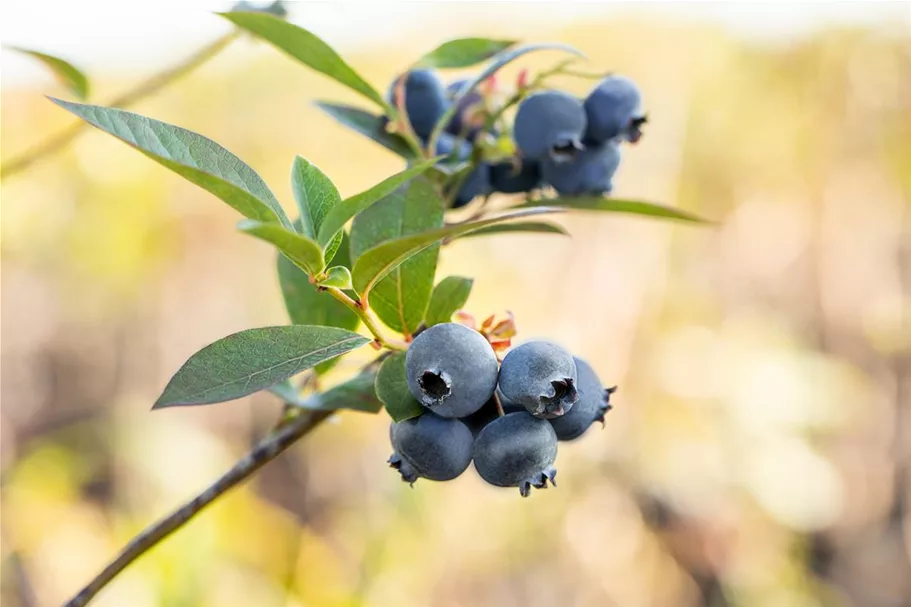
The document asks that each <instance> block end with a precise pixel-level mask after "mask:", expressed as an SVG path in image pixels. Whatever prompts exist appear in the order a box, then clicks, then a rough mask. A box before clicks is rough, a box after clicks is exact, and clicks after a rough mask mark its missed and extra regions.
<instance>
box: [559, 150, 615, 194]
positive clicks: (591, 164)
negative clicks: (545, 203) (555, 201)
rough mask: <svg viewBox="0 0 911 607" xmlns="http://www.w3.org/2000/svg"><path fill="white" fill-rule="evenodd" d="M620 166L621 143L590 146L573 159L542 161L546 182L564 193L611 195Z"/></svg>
mask: <svg viewBox="0 0 911 607" xmlns="http://www.w3.org/2000/svg"><path fill="white" fill-rule="evenodd" d="M619 166H620V146H619V145H618V144H616V143H614V142H607V143H605V144H602V145H596V146H590V147H587V148H585V149H584V150H582V151H581V152H579V154H578V155H576V156H575V157H574V158H571V159H569V160H565V161H562V162H559V161H554V160H550V159H547V160H545V161H543V162H542V163H541V174H542V176H543V178H544V181H545V182H547V183H549V184H550V185H552V186H553V188H554V189H555V190H557V192H558V193H560V194H561V195H563V196H574V195H582V194H598V195H600V194H609V193H610V191H611V190H612V189H613V177H614V173H616V172H617V168H618V167H619Z"/></svg>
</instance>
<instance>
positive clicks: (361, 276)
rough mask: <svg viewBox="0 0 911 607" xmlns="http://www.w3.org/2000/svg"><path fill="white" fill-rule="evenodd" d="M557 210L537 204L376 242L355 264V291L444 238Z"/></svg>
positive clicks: (367, 289)
mask: <svg viewBox="0 0 911 607" xmlns="http://www.w3.org/2000/svg"><path fill="white" fill-rule="evenodd" d="M559 211H560V209H553V208H547V207H537V208H534V209H522V210H518V211H512V212H509V213H505V214H503V215H500V216H498V217H491V218H489V219H482V220H480V221H474V222H471V223H459V224H454V225H450V226H446V227H445V228H440V229H438V230H430V231H428V232H422V233H420V234H414V235H412V236H405V237H403V238H397V239H395V240H390V241H387V242H384V243H382V244H380V245H377V246H375V247H373V248H372V249H370V250H369V251H366V252H364V253H363V254H362V255H361V256H360V257H358V258H357V261H356V262H355V263H354V269H353V270H352V272H351V274H352V278H353V281H354V288H355V290H356V291H357V292H358V293H360V294H361V297H362V298H366V297H367V296H368V295H369V293H370V290H371V289H372V288H373V287H374V285H376V283H377V282H378V281H379V280H381V279H382V278H383V277H385V276H386V275H387V274H388V273H389V272H391V271H392V270H394V269H395V268H397V267H398V266H399V264H401V263H402V262H403V261H405V260H407V259H409V258H410V257H412V256H414V255H416V254H418V253H420V252H421V251H423V250H424V249H426V248H427V247H430V246H433V245H434V244H436V243H437V242H439V241H441V240H443V239H444V238H456V237H458V236H461V235H462V234H467V233H469V232H473V231H475V230H479V229H481V228H486V227H487V226H491V225H495V224H498V223H502V222H506V221H510V220H513V219H521V218H523V217H531V216H535V215H544V214H547V213H557V212H559Z"/></svg>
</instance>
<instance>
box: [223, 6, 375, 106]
mask: <svg viewBox="0 0 911 607" xmlns="http://www.w3.org/2000/svg"><path fill="white" fill-rule="evenodd" d="M219 14H220V15H221V16H222V17H224V18H225V19H227V20H228V21H230V22H232V23H233V24H234V25H236V26H237V27H239V28H241V29H242V30H245V31H247V32H250V33H251V34H253V35H254V36H257V37H258V38H262V39H263V40H265V41H266V42H268V43H270V44H272V45H273V46H274V47H275V48H277V49H279V50H281V51H284V52H285V53H287V54H288V55H290V56H291V57H293V58H294V59H297V60H298V61H300V62H301V63H303V64H304V65H306V66H308V67H310V68H312V69H314V70H316V71H317V72H320V73H321V74H325V75H326V76H329V77H330V78H332V79H333V80H335V81H336V82H339V83H341V84H344V85H345V86H347V87H348V88H350V89H352V90H353V91H355V92H357V93H360V94H361V95H363V96H364V97H366V98H367V99H369V100H370V101H373V102H374V103H376V104H377V105H378V106H380V107H381V108H383V110H384V111H385V110H386V109H387V108H388V107H389V106H388V105H387V104H386V101H385V100H384V99H383V97H382V96H381V95H380V94H379V93H378V92H377V91H376V89H374V88H373V87H372V86H370V84H369V83H368V82H367V81H366V80H364V79H363V78H362V77H361V76H360V74H358V73H357V72H355V71H354V69H353V68H352V67H351V66H350V65H348V64H347V63H345V60H344V59H342V58H341V57H340V56H339V54H338V53H336V52H335V50H334V49H333V48H332V47H331V46H329V45H328V44H326V43H325V42H323V40H321V39H320V38H319V37H318V36H316V35H315V34H313V33H311V32H308V31H307V30H305V29H304V28H302V27H298V26H296V25H294V24H291V23H288V22H287V21H283V20H282V19H279V18H278V17H273V16H272V15H266V14H263V13H246V12H239V13H219Z"/></svg>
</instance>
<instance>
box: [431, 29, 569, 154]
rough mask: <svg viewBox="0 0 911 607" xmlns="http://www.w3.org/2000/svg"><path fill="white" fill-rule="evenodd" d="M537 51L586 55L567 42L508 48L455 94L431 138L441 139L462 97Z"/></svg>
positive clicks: (433, 139) (434, 139)
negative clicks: (517, 60) (508, 65)
mask: <svg viewBox="0 0 911 607" xmlns="http://www.w3.org/2000/svg"><path fill="white" fill-rule="evenodd" d="M535 51H564V52H567V53H571V54H573V55H577V56H579V57H585V55H584V54H583V53H582V51H580V50H578V49H576V48H573V47H571V46H568V45H566V44H554V43H548V44H528V45H525V46H520V47H519V48H515V49H512V50H507V51H504V52H502V53H499V54H498V55H496V56H495V57H494V58H493V61H492V62H491V63H490V65H488V66H487V67H486V68H484V69H483V70H481V73H479V74H478V75H477V76H475V77H474V78H472V79H471V80H470V81H469V82H468V84H466V85H465V86H463V87H462V88H461V89H459V92H458V93H457V94H456V95H455V98H454V99H453V103H452V105H450V106H449V109H447V110H446V112H444V113H443V116H442V117H440V119H439V120H438V121H437V124H436V126H435V127H434V128H433V133H431V134H430V140H431V141H436V140H437V139H439V137H440V133H442V132H443V129H444V128H446V125H447V124H449V122H450V121H451V120H452V117H453V116H454V115H455V113H456V111H458V108H459V101H461V99H462V97H464V96H465V95H468V94H470V93H471V92H472V91H474V90H475V89H476V88H478V85H480V84H481V83H482V82H484V81H485V80H487V79H488V78H490V77H491V76H493V75H494V74H496V73H497V72H498V71H500V70H501V69H503V67H504V66H505V65H507V64H509V63H511V62H513V61H515V60H516V59H518V58H519V57H521V56H523V55H527V54H528V53H532V52H535Z"/></svg>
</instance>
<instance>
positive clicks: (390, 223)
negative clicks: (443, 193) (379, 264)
mask: <svg viewBox="0 0 911 607" xmlns="http://www.w3.org/2000/svg"><path fill="white" fill-rule="evenodd" d="M442 226H443V201H442V199H440V197H439V196H438V195H437V193H436V191H435V190H434V188H433V186H432V184H431V183H430V182H429V181H427V180H426V179H423V178H419V179H415V180H414V181H412V182H411V183H409V184H408V186H407V188H401V189H398V190H396V191H394V192H392V193H391V194H389V195H388V196H386V197H385V198H383V199H382V200H380V201H379V202H377V203H376V204H374V205H373V206H371V207H369V208H368V209H366V210H364V211H363V212H361V213H360V214H359V215H358V216H357V218H356V219H355V220H354V223H353V224H352V226H351V255H352V257H354V258H357V256H359V255H360V254H361V253H363V252H364V251H366V250H368V249H370V248H371V247H374V246H377V245H379V244H380V243H382V242H386V241H390V240H393V239H396V238H401V237H402V236H407V235H409V234H418V233H421V232H425V231H427V230H432V229H434V228H440V227H442ZM438 257H439V246H438V245H436V246H431V247H429V248H427V249H426V250H423V251H421V252H420V253H419V254H417V255H415V256H414V257H412V258H411V259H408V260H407V261H406V262H405V263H403V264H401V265H400V266H398V267H396V268H394V269H393V270H392V271H391V272H390V273H389V274H388V275H387V276H385V277H383V279H382V280H380V281H379V282H378V283H377V284H376V286H375V287H374V288H373V295H372V297H371V299H370V307H371V308H372V309H373V311H374V312H376V315H377V316H379V317H380V320H382V321H383V322H384V323H385V324H386V325H387V326H388V327H390V328H391V329H393V330H395V331H398V332H399V333H402V334H403V335H408V334H411V333H414V332H415V331H416V330H417V328H418V327H419V326H420V324H421V322H422V321H423V320H424V315H425V314H426V312H427V305H428V304H429V303H430V294H431V292H432V291H433V279H434V275H435V274H436V268H437V259H438Z"/></svg>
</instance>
